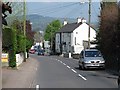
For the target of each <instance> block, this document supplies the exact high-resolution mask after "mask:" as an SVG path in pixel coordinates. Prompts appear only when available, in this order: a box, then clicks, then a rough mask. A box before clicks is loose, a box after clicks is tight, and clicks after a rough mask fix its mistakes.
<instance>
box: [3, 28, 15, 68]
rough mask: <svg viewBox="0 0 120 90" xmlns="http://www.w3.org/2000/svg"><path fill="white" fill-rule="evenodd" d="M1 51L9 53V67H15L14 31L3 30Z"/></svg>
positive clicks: (9, 29)
mask: <svg viewBox="0 0 120 90" xmlns="http://www.w3.org/2000/svg"><path fill="white" fill-rule="evenodd" d="M2 31H3V49H4V51H6V52H8V53H9V66H10V67H16V50H17V38H16V30H15V29H11V28H9V27H5V28H4V29H3V30H2Z"/></svg>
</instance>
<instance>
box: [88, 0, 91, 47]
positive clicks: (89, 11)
mask: <svg viewBox="0 0 120 90" xmlns="http://www.w3.org/2000/svg"><path fill="white" fill-rule="evenodd" d="M88 13H89V21H88V23H89V29H88V48H89V49H90V22H91V0H89V10H88Z"/></svg>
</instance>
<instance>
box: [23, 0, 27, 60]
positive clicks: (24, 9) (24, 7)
mask: <svg viewBox="0 0 120 90" xmlns="http://www.w3.org/2000/svg"><path fill="white" fill-rule="evenodd" d="M23 11H24V15H23V16H24V19H23V21H24V37H25V42H24V44H25V45H24V62H26V0H24V6H23Z"/></svg>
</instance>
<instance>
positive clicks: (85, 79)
mask: <svg viewBox="0 0 120 90" xmlns="http://www.w3.org/2000/svg"><path fill="white" fill-rule="evenodd" d="M78 76H79V77H81V78H82V79H83V80H85V81H86V80H87V79H86V78H85V77H83V76H82V75H80V74H78Z"/></svg>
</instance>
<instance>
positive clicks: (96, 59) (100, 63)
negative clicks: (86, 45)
mask: <svg viewBox="0 0 120 90" xmlns="http://www.w3.org/2000/svg"><path fill="white" fill-rule="evenodd" d="M79 68H82V69H87V68H103V69H105V60H104V59H103V57H102V55H101V53H100V51H99V50H97V49H84V50H83V51H81V53H80V59H79Z"/></svg>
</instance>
